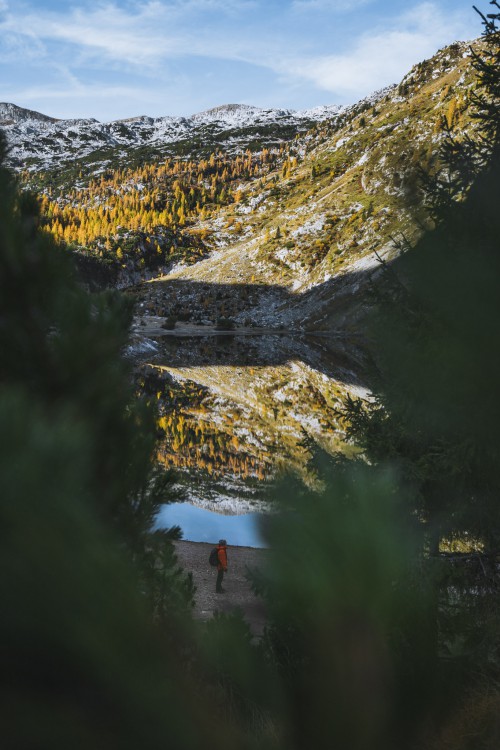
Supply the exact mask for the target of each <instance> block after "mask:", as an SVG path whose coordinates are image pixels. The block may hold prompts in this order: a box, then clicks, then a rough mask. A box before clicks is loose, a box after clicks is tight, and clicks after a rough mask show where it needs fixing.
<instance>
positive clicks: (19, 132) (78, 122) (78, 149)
mask: <svg viewBox="0 0 500 750" xmlns="http://www.w3.org/2000/svg"><path fill="white" fill-rule="evenodd" d="M342 110H343V108H342V107H338V106H335V105H333V106H324V107H316V108H314V109H309V110H304V111H302V112H296V111H294V110H292V109H272V108H268V109H264V108H262V107H254V106H251V105H249V104H224V105H222V106H219V107H214V108H212V109H209V110H206V111H205V112H199V113H197V114H194V115H192V116H191V117H172V116H166V117H149V116H147V115H140V116H138V117H131V118H127V119H123V120H114V121H112V122H107V123H101V122H99V121H98V120H95V119H93V118H88V119H68V120H57V119H55V118H53V117H48V116H47V115H43V114H41V113H39V112H32V111H31V110H27V109H23V108H22V107H18V106H17V105H15V104H7V103H5V104H0V127H2V129H3V130H4V131H5V133H6V135H7V139H8V142H9V151H10V160H11V163H12V165H13V166H16V167H20V168H24V167H28V168H31V169H47V168H50V167H51V166H53V165H54V164H55V163H56V162H57V163H60V162H61V161H69V160H74V159H75V158H82V157H86V156H88V155H90V154H92V153H94V152H101V151H102V149H103V148H107V149H110V148H111V149H114V148H117V147H120V148H137V147H142V146H152V147H154V148H165V149H166V153H168V150H169V148H170V145H171V144H172V145H173V144H175V143H179V142H182V144H183V151H184V152H185V153H187V152H186V147H187V146H188V145H189V142H190V141H191V142H192V143H193V149H196V148H197V147H198V148H199V147H200V144H201V145H202V146H203V147H204V148H206V147H208V146H211V145H212V142H213V147H214V150H215V149H217V148H220V147H221V146H222V147H225V148H232V149H238V148H244V147H246V146H247V144H248V138H249V137H250V138H255V137H259V132H258V128H259V127H260V126H262V129H263V130H262V134H263V135H262V136H261V139H262V138H263V139H264V141H262V140H261V142H265V143H268V144H269V143H271V144H276V143H279V142H281V141H282V140H283V139H284V138H285V139H286V138H289V137H290V129H293V130H294V131H295V132H296V133H299V132H305V131H306V130H307V129H308V128H309V127H310V126H311V125H312V123H313V122H318V121H321V120H324V119H329V118H331V117H333V116H336V115H338V114H339V113H340V112H341V111H342ZM207 128H209V129H208V130H207ZM247 129H251V131H252V132H251V133H250V134H249V132H248V130H247ZM37 135H39V137H37ZM193 153H194V151H193Z"/></svg>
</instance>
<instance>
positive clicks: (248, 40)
mask: <svg viewBox="0 0 500 750" xmlns="http://www.w3.org/2000/svg"><path fill="white" fill-rule="evenodd" d="M40 1H41V3H42V7H41V8H40V7H39V6H37V8H36V10H35V9H34V7H33V5H32V6H31V7H30V6H29V5H18V4H17V2H16V4H15V5H14V4H13V3H8V2H6V0H0V11H2V12H1V13H0V64H1V63H2V62H3V63H5V64H12V63H14V62H16V63H18V65H17V70H16V71H14V69H13V67H12V65H11V70H10V71H9V74H8V76H5V75H3V76H1V77H2V78H3V79H4V81H3V84H0V85H1V90H2V91H5V89H6V85H7V83H6V78H7V80H8V81H14V80H15V78H16V73H18V72H19V70H24V71H25V72H24V77H23V79H22V81H23V85H20V86H19V90H20V93H25V94H26V95H28V94H29V95H30V97H31V98H32V99H33V98H35V97H36V98H37V100H38V101H40V102H42V101H43V97H42V96H41V95H40V96H38V97H37V96H36V91H37V90H41V91H46V93H47V94H48V93H49V91H48V89H46V87H45V84H50V85H53V88H52V89H51V91H52V94H51V99H57V98H58V97H60V98H61V99H62V98H63V92H64V90H65V88H64V87H65V86H67V98H68V99H71V100H74V99H75V98H76V97H77V96H78V93H77V92H80V95H82V96H85V97H86V96H87V93H88V97H89V98H90V97H91V96H94V97H95V99H96V100H99V101H101V102H102V97H101V96H100V94H99V92H100V91H105V90H108V91H110V92H113V91H115V92H117V94H116V95H117V96H119V93H118V92H119V89H120V86H121V85H122V84H123V86H122V88H123V91H124V96H125V95H126V96H130V97H134V99H135V100H137V102H139V103H140V102H141V101H142V99H141V97H140V92H141V90H142V89H141V86H140V85H138V79H139V78H140V79H142V81H143V82H144V87H145V88H148V89H149V90H148V96H147V99H148V101H149V100H153V96H154V93H155V91H156V92H158V91H160V90H161V91H167V90H168V92H169V95H170V93H172V98H171V100H174V99H176V100H177V101H181V98H182V97H184V96H185V95H184V93H180V94H176V92H175V87H176V86H177V87H178V89H181V87H184V88H186V89H189V91H190V92H192V97H193V98H192V100H191V101H192V104H191V105H189V104H188V105H187V106H188V107H189V108H190V109H192V111H195V110H196V108H197V106H198V105H197V103H196V101H195V100H194V98H195V97H198V98H199V96H200V91H202V88H201V86H200V81H202V79H204V77H205V76H206V75H208V73H209V72H210V74H211V75H212V80H215V81H216V82H217V83H218V84H220V85H219V88H217V89H215V90H216V91H221V92H223V95H224V96H226V95H228V96H230V97H231V100H233V101H245V100H247V101H248V98H249V96H251V97H254V93H253V92H255V91H256V90H258V89H257V87H256V84H254V83H252V81H256V80H259V81H260V80H263V79H262V76H263V71H267V73H266V75H267V78H266V80H265V84H264V85H265V87H266V90H265V91H264V90H263V91H262V94H261V97H260V100H261V101H264V100H265V101H267V102H269V100H270V99H273V98H274V100H275V101H278V100H279V98H280V96H281V94H282V93H283V92H286V94H287V95H289V96H290V95H292V97H294V98H292V99H291V101H289V102H288V103H287V105H288V106H297V103H299V100H300V99H301V98H302V99H304V100H306V101H307V104H306V106H308V105H309V104H311V103H312V101H314V100H315V101H316V103H320V101H321V100H323V101H324V99H325V98H327V99H328V100H330V101H331V100H336V101H339V100H341V101H354V100H356V99H357V98H360V97H361V96H364V95H366V94H367V93H369V92H370V91H371V90H373V89H376V88H380V87H381V86H383V85H385V84H387V83H390V82H395V81H397V80H398V79H399V78H401V77H402V76H403V75H404V74H405V73H406V72H407V70H408V69H409V68H410V67H411V65H413V64H414V63H416V62H418V61H419V60H421V59H423V58H424V57H428V56H430V55H432V54H433V53H434V52H435V51H436V49H437V48H438V47H440V46H442V45H444V44H446V43H449V42H451V41H453V40H454V39H456V38H464V36H470V34H467V29H468V28H471V26H472V24H471V22H470V21H471V16H474V14H473V13H472V12H471V11H470V10H467V12H466V11H465V9H464V11H462V12H461V13H460V12H456V11H455V12H448V13H445V10H444V5H447V7H450V4H451V0H433V1H432V2H431V1H428V2H420V3H419V4H417V5H415V6H413V8H410V9H405V11H404V12H403V13H400V14H399V15H397V14H394V13H393V14H392V15H388V14H387V15H386V16H385V17H384V16H382V15H381V14H380V12H379V11H380V7H379V6H381V5H384V7H387V6H385V4H383V3H376V2H375V0H358V2H357V3H356V5H355V6H354V5H353V4H351V3H350V2H347V0H145V1H144V2H139V3H133V2H129V1H128V0H103V1H101V2H99V0H95V1H94V0H78V2H79V4H78V5H70V6H69V8H67V9H66V10H64V12H62V11H55V10H54V9H53V8H52V9H50V8H47V7H46V8H43V3H44V1H45V0H40ZM25 2H30V0H25ZM464 2H465V0H464ZM362 7H363V10H360V8H362ZM356 12H359V13H360V16H359V19H360V20H363V23H362V24H360V25H359V27H356V26H355V25H354V23H353V21H355V19H356V16H355V13H356ZM366 17H369V18H370V22H367V18H366ZM464 17H466V18H465V19H464ZM344 20H345V21H346V23H347V26H346V27H345V28H346V29H348V33H346V34H344V33H343V29H344V27H343V26H342V24H343V22H344ZM472 20H474V19H473V18H472ZM357 28H359V31H357V30H356V29H357ZM478 33H479V32H478ZM37 58H38V59H40V60H43V68H42V65H38V66H36V65H33V60H36V59H37ZM200 58H201V59H203V62H201V60H200ZM30 61H31V65H32V67H31V68H30V67H29V64H30ZM21 62H22V63H24V65H22V66H21V65H19V63H21ZM42 69H43V70H44V72H46V76H47V77H46V78H45V79H42V75H41V71H42ZM30 72H31V75H32V78H31V80H30V79H29V75H30ZM0 75H1V74H0ZM50 76H52V77H50ZM71 76H73V78H71ZM125 76H128V79H127V78H126V77H125ZM252 76H253V77H252ZM242 77H244V78H245V80H246V82H247V83H248V90H247V89H245V83H244V81H243V80H242ZM221 79H224V80H223V84H221V83H220V80H221ZM20 80H21V78H20ZM80 80H83V81H84V82H85V84H80V83H79V81H80ZM132 80H133V83H134V85H133V86H132V87H130V86H128V85H127V84H128V83H130V82H131V81H132ZM32 81H38V82H40V83H41V88H40V87H38V86H35V85H33V86H31V85H27V86H25V84H27V83H28V84H31V82H32ZM90 84H91V85H92V86H93V87H94V88H92V86H90V88H89V85H90ZM136 84H137V85H136ZM82 85H85V86H87V88H86V92H87V93H85V94H83V92H82V89H81V88H79V86H82ZM110 87H111V88H110ZM57 92H60V94H59V93H57ZM324 92H328V95H329V96H328V97H326V96H325V95H324ZM112 95H114V94H112ZM205 95H206V92H203V91H202V96H203V97H204V96H205ZM214 95H215V94H214ZM216 95H217V96H218V95H219V94H216ZM1 96H6V94H5V93H0V97H1ZM313 97H314V99H313ZM17 98H18V99H19V98H20V97H19V96H18V97H17ZM186 100H187V95H186ZM182 101H184V98H182ZM217 103H219V102H218V101H213V104H217ZM256 103H259V101H256ZM281 104H282V105H284V104H286V103H285V102H284V101H282V102H281ZM299 106H300V103H299ZM167 111H168V110H167ZM178 111H179V110H178Z"/></svg>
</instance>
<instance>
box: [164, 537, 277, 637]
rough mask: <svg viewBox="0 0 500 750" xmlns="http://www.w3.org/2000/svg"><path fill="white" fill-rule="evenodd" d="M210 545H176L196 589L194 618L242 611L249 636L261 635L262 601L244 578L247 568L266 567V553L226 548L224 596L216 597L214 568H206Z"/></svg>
mask: <svg viewBox="0 0 500 750" xmlns="http://www.w3.org/2000/svg"><path fill="white" fill-rule="evenodd" d="M213 546H214V545H213V544H205V543H203V542H175V548H176V552H177V556H178V558H179V562H180V564H181V565H182V567H183V568H184V570H186V572H191V573H192V574H193V580H194V584H195V586H196V594H195V609H194V612H195V617H197V618H199V619H201V620H209V619H210V618H211V617H213V614H214V612H215V611H218V612H226V613H229V612H233V611H234V610H235V609H238V608H239V609H241V610H242V612H243V616H244V618H245V620H246V621H247V622H248V624H249V625H250V629H251V631H252V633H253V634H254V635H256V636H260V635H262V632H263V629H264V625H265V620H266V613H265V609H264V606H263V604H262V601H261V600H260V599H259V598H258V597H256V596H255V594H254V593H253V591H252V589H251V587H250V584H249V582H248V581H247V579H246V577H245V573H246V570H247V568H255V567H260V566H263V565H264V564H265V557H266V554H267V553H266V550H263V549H255V548H253V547H231V546H229V547H228V551H227V556H228V572H227V574H226V575H225V576H224V582H223V584H222V585H223V587H224V590H225V593H224V594H216V593H215V579H216V577H217V570H216V568H212V567H211V566H210V565H209V564H208V557H209V555H210V550H211V549H212V547H213Z"/></svg>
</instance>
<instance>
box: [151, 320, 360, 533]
mask: <svg viewBox="0 0 500 750" xmlns="http://www.w3.org/2000/svg"><path fill="white" fill-rule="evenodd" d="M158 343H159V346H160V347H161V352H160V353H159V354H158V355H157V356H155V357H154V358H153V359H150V360H149V362H148V363H147V364H145V365H143V366H142V368H141V370H140V384H141V388H142V389H143V390H144V391H145V392H147V393H149V395H152V396H154V397H155V398H156V399H157V403H158V410H159V420H158V427H159V431H160V434H161V440H160V445H159V450H158V460H159V461H160V462H161V463H163V464H164V465H165V466H166V467H169V468H170V467H174V468H177V469H178V470H179V476H180V480H179V481H180V484H181V485H182V487H183V488H184V490H185V496H186V498H187V499H188V500H189V501H190V502H191V503H192V504H194V505H196V506H198V508H203V509H204V510H205V512H206V511H212V512H214V511H216V512H218V513H224V514H225V516H224V519H227V518H229V517H230V516H234V515H236V514H239V515H238V518H239V519H244V516H242V515H241V514H252V513H255V512H256V511H257V510H259V509H261V508H262V509H263V506H262V503H264V502H265V499H266V497H267V496H268V493H269V490H270V487H272V482H273V481H274V480H275V479H276V477H277V476H279V475H280V474H282V473H284V472H290V473H292V474H294V475H295V476H297V477H299V478H300V479H301V480H302V481H303V482H304V483H305V484H306V485H307V486H310V487H314V486H316V483H317V479H316V475H315V471H314V468H313V467H312V466H311V458H312V454H311V446H312V445H314V444H316V445H318V446H320V447H321V448H322V449H323V450H325V451H327V452H329V453H334V452H337V451H343V452H349V451H350V450H352V449H351V447H350V446H349V445H347V444H346V442H345V433H344V425H343V423H342V416H341V409H342V406H343V402H344V399H345V397H346V396H347V395H348V394H350V395H365V394H366V391H365V390H364V388H363V387H362V383H361V382H360V380H359V377H358V375H357V374H356V372H359V371H360V369H361V367H360V360H359V358H357V357H358V354H359V352H358V351H357V350H356V349H355V348H354V347H352V351H351V350H350V349H349V346H347V345H346V343H345V342H344V341H339V340H335V339H334V338H333V337H331V338H329V337H326V336H324V337H319V336H315V337H306V336H301V335H298V336H297V337H296V338H295V339H291V338H290V337H287V336H283V335H269V334H266V335H259V336H248V335H245V336H236V335H231V336H207V337H202V338H200V337H197V338H196V339H193V338H175V337H166V338H162V339H160V340H159V342H158ZM177 507H178V508H180V506H177ZM172 508H175V506H172ZM165 512H166V511H165ZM168 512H169V513H170V512H172V513H173V512H174V510H170V509H169V510H168ZM179 512H180V511H179ZM182 512H183V513H185V514H188V513H189V512H190V511H188V510H187V509H184V510H183V511H182ZM193 513H194V511H193ZM183 518H184V520H185V522H186V523H187V521H188V515H185V516H183ZM195 518H196V514H195V515H193V516H192V517H189V523H191V522H194V519H195ZM200 518H201V517H200ZM205 518H206V519H209V518H210V517H209V516H206V517H205ZM216 520H217V519H212V521H216ZM226 522H227V521H226V520H224V521H221V523H226ZM231 522H232V523H234V528H235V529H236V528H237V527H238V528H239V524H241V528H242V529H243V528H247V524H248V523H249V519H244V520H240V521H236V520H231ZM206 523H207V524H208V520H206ZM200 524H201V521H200ZM179 525H180V526H181V527H183V524H182V523H179ZM209 527H210V528H212V524H211V523H210V524H209ZM183 528H184V527H183ZM197 528H200V529H201V528H202V524H201V525H199V526H198V527H197ZM242 533H243V532H242ZM215 535H216V536H217V533H216V534H215ZM220 535H221V534H219V536H220ZM225 535H229V531H228V532H227V534H226V532H224V533H223V534H222V536H225ZM242 543H243V542H242ZM250 546H253V545H250Z"/></svg>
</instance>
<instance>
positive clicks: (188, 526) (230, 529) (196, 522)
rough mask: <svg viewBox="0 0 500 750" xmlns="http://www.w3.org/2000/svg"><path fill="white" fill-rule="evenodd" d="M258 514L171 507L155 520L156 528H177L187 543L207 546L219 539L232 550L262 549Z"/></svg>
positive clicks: (188, 506)
mask: <svg viewBox="0 0 500 750" xmlns="http://www.w3.org/2000/svg"><path fill="white" fill-rule="evenodd" d="M260 517H261V515H260V514H259V513H245V514H243V515H239V516H227V515H221V514H219V513H213V512H211V511H209V510H204V509H203V508H197V507H196V506H194V505H191V504H190V503H173V504H172V505H167V506H166V507H165V508H163V509H162V511H161V512H160V514H159V516H158V520H157V525H158V527H159V528H169V527H171V526H180V527H181V529H182V532H183V537H182V538H183V539H184V540H186V541H188V542H209V543H211V544H216V543H217V542H218V541H219V539H226V540H227V543H228V544H229V545H231V546H235V547H264V546H265V543H264V540H263V539H262V536H261V534H260V532H259V518H260Z"/></svg>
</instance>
